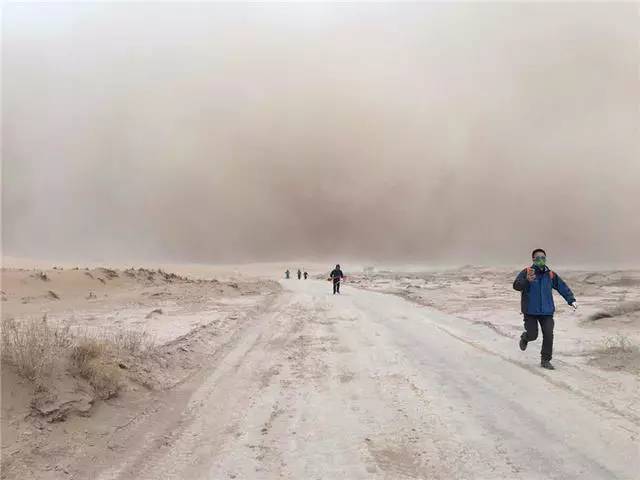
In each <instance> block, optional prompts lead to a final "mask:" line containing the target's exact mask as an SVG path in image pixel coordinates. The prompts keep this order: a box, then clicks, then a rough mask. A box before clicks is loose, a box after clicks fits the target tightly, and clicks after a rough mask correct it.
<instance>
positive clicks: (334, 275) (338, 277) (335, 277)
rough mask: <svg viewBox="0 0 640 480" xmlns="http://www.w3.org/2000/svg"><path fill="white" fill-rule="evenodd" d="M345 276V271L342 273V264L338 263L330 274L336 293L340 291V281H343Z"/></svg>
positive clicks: (334, 292)
mask: <svg viewBox="0 0 640 480" xmlns="http://www.w3.org/2000/svg"><path fill="white" fill-rule="evenodd" d="M343 278H344V273H342V270H341V269H340V265H336V268H334V269H333V270H332V271H331V273H330V274H329V280H331V281H332V282H333V294H334V295H335V294H336V293H340V283H341V282H342V279H343Z"/></svg>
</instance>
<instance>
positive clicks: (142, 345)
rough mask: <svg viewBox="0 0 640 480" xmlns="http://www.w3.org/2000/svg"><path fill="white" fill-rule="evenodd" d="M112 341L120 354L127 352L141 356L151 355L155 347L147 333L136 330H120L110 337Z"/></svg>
mask: <svg viewBox="0 0 640 480" xmlns="http://www.w3.org/2000/svg"><path fill="white" fill-rule="evenodd" d="M110 341H111V343H113V345H114V346H115V348H116V350H117V352H118V353H122V352H126V353H129V354H131V355H135V356H141V355H144V354H146V353H149V352H150V351H151V350H152V349H153V347H154V341H153V339H152V338H151V337H149V335H148V334H147V333H146V332H140V331H135V330H119V331H117V332H116V333H114V334H112V335H110Z"/></svg>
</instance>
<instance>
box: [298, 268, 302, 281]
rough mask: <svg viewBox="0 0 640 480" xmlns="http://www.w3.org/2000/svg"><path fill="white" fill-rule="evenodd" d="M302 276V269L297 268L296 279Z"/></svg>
mask: <svg viewBox="0 0 640 480" xmlns="http://www.w3.org/2000/svg"><path fill="white" fill-rule="evenodd" d="M301 278H302V270H300V269H298V280H300V279H301Z"/></svg>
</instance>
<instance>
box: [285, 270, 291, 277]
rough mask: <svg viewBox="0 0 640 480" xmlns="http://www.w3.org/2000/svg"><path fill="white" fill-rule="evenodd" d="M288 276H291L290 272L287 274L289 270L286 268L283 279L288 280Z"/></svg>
mask: <svg viewBox="0 0 640 480" xmlns="http://www.w3.org/2000/svg"><path fill="white" fill-rule="evenodd" d="M290 275H291V272H289V269H288V268H287V270H286V272H284V278H286V279H287V280H288V279H289V276H290Z"/></svg>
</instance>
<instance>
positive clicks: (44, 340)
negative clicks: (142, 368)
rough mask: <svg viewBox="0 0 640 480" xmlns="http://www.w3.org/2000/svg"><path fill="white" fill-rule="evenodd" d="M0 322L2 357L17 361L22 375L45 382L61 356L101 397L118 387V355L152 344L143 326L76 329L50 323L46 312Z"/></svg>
mask: <svg viewBox="0 0 640 480" xmlns="http://www.w3.org/2000/svg"><path fill="white" fill-rule="evenodd" d="M1 326H2V358H3V360H4V361H7V362H8V363H11V364H12V365H15V366H16V369H17V371H18V373H19V374H20V375H22V376H23V377H25V378H27V379H29V380H31V381H33V382H34V383H35V384H36V385H39V386H43V385H45V384H46V383H47V382H46V379H47V378H48V377H50V375H51V373H52V371H53V369H54V365H55V363H56V361H62V363H61V365H67V367H63V368H69V369H70V372H71V374H76V375H79V376H80V377H82V378H84V379H86V380H87V381H88V382H89V383H90V384H91V386H92V387H93V388H94V390H95V392H96V395H97V396H98V397H99V398H111V397H113V396H115V395H117V394H118V392H119V391H120V389H121V387H122V384H123V378H122V376H123V374H122V371H121V369H120V368H119V367H118V365H119V363H120V357H122V356H123V355H133V356H136V357H142V356H144V355H145V354H147V353H150V352H151V350H152V349H153V348H154V342H153V340H152V339H151V338H150V337H149V336H148V335H147V334H146V333H145V332H138V331H118V332H115V333H114V332H108V331H88V330H85V331H82V332H78V331H75V332H72V331H71V330H70V328H69V327H68V326H55V325H50V324H49V323H48V322H47V320H46V316H45V317H43V318H42V319H31V320H24V321H20V322H16V321H15V320H13V319H10V318H5V319H2V324H1Z"/></svg>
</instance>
